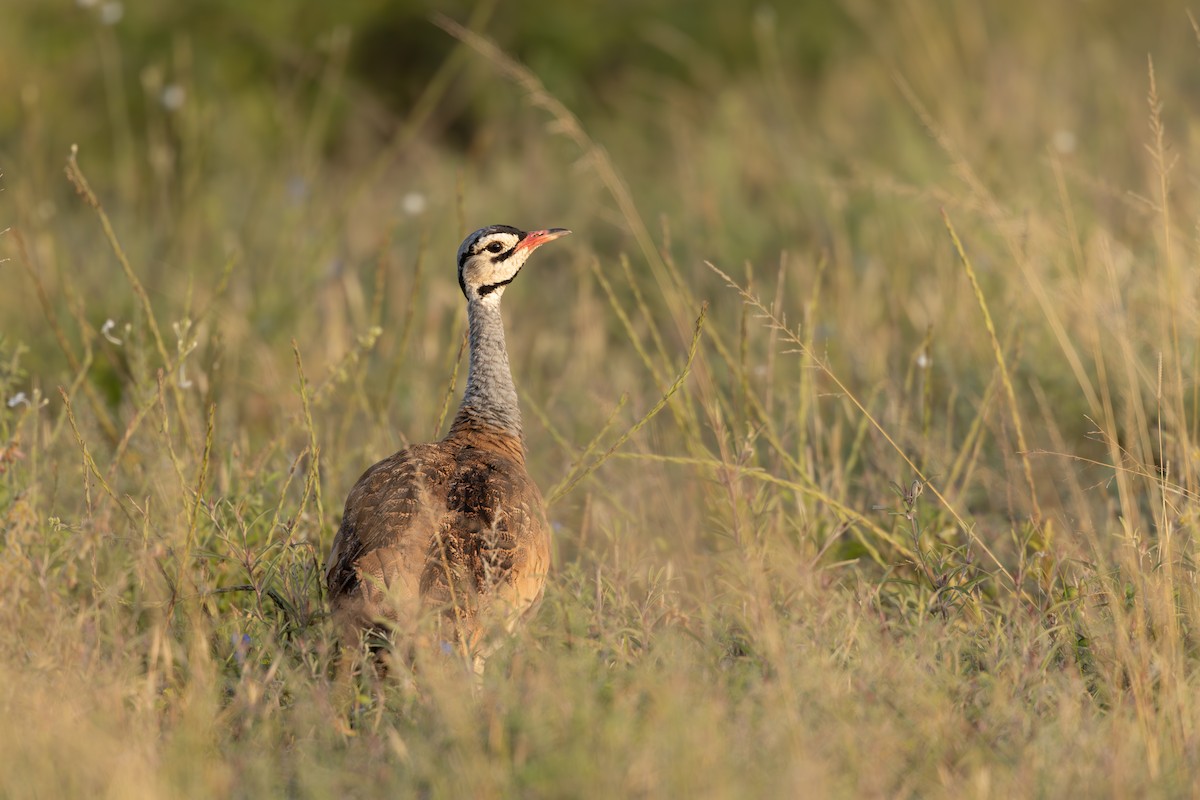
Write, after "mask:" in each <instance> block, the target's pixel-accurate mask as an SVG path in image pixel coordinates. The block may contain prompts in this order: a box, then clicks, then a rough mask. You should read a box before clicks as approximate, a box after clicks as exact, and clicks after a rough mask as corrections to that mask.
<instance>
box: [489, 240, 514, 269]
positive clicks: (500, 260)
mask: <svg viewBox="0 0 1200 800" xmlns="http://www.w3.org/2000/svg"><path fill="white" fill-rule="evenodd" d="M518 244H519V242H518ZM515 252H517V248H516V245H513V248H512V249H511V250H509V251H508V252H507V253H501V254H500V255H498V256H496V257H495V258H493V259H492V263H493V264H501V263H503V262H505V261H508V257H509V256H511V255H512V254H513V253H515Z"/></svg>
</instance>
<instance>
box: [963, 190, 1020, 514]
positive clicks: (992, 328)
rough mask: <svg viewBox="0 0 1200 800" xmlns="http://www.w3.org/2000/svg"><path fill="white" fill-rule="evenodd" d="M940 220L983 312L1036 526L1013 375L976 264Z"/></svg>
mask: <svg viewBox="0 0 1200 800" xmlns="http://www.w3.org/2000/svg"><path fill="white" fill-rule="evenodd" d="M942 220H943V221H944V222H945V223H946V230H947V231H949V232H950V240H951V241H952V242H954V251H955V252H956V253H957V254H958V258H959V261H960V262H961V263H962V266H963V270H964V271H966V273H967V278H968V279H969V280H970V281H971V290H972V291H973V292H974V293H975V299H976V301H978V303H979V310H980V311H981V312H982V313H983V324H984V326H985V327H986V328H987V332H988V337H989V339H990V340H991V343H992V353H993V354H994V355H995V357H996V367H997V369H999V370H1000V382H1001V384H1002V385H1003V386H1004V394H1005V396H1006V397H1007V398H1008V409H1009V413H1010V415H1011V419H1012V423H1013V428H1014V429H1015V431H1016V434H1017V449H1018V453H1019V454H1020V458H1021V467H1022V469H1023V470H1024V473H1025V484H1026V487H1027V488H1028V489H1029V502H1030V505H1031V506H1032V508H1033V524H1034V525H1035V526H1036V525H1039V524H1041V521H1042V509H1041V506H1040V505H1039V503H1038V496H1037V484H1036V483H1035V482H1034V480H1033V467H1032V466H1030V463H1029V457H1028V455H1026V454H1027V453H1028V451H1029V445H1028V444H1026V441H1025V428H1024V425H1023V424H1022V422H1021V408H1020V406H1019V405H1018V404H1017V393H1016V390H1015V389H1013V384H1012V378H1011V377H1009V374H1008V364H1007V363H1005V360H1004V349H1003V348H1002V347H1001V346H1000V339H999V337H998V336H997V335H996V325H995V323H993V322H992V314H991V312H990V311H988V306H987V300H986V299H985V298H984V296H983V289H982V288H981V287H980V285H979V278H978V277H976V275H975V268H974V267H973V266H971V259H970V258H968V257H967V252H966V250H964V249H963V245H962V242H961V241H960V240H959V238H958V232H957V231H956V230H954V225H953V224H952V223H951V222H950V217H949V216H948V215H947V214H946V212H945V211H943V212H942Z"/></svg>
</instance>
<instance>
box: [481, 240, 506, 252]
mask: <svg viewBox="0 0 1200 800" xmlns="http://www.w3.org/2000/svg"><path fill="white" fill-rule="evenodd" d="M503 249H504V245H502V244H500V242H492V243H491V244H489V245H488V246H487V247H485V248H484V250H487V251H488V252H489V253H499V252H500V251H501V250H503Z"/></svg>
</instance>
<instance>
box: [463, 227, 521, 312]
mask: <svg viewBox="0 0 1200 800" xmlns="http://www.w3.org/2000/svg"><path fill="white" fill-rule="evenodd" d="M520 241H521V237H520V236H518V235H517V234H515V233H509V232H508V231H497V232H493V233H487V234H483V235H482V236H479V237H478V238H475V239H473V240H472V239H470V238H469V239H467V241H466V242H464V243H463V247H462V248H461V249H460V250H459V253H460V258H463V259H464V260H463V262H462V264H463V266H462V280H463V288H464V290H466V291H468V292H469V293H470V294H474V295H475V296H477V297H479V299H480V300H484V301H491V300H499V299H500V295H501V294H502V293H503V291H504V287H505V286H507V285H508V284H509V283H510V282H511V281H512V279H513V278H515V277H516V275H517V273H518V272H520V270H521V267H522V266H523V265H524V264H525V260H526V259H527V258H528V257H529V253H530V252H531V251H529V250H518V249H517V245H518V244H519V243H520Z"/></svg>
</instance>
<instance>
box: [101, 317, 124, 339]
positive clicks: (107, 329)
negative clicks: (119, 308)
mask: <svg viewBox="0 0 1200 800" xmlns="http://www.w3.org/2000/svg"><path fill="white" fill-rule="evenodd" d="M115 327H117V323H115V322H113V321H112V320H111V319H106V320H104V324H103V325H101V326H100V335H101V336H103V337H104V338H105V339H108V340H109V341H110V342H112V343H113V344H116V345H120V344H124V342H122V341H121V340H120V339H118V338H117V337H115V336H113V335H112V329H113V328H115Z"/></svg>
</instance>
